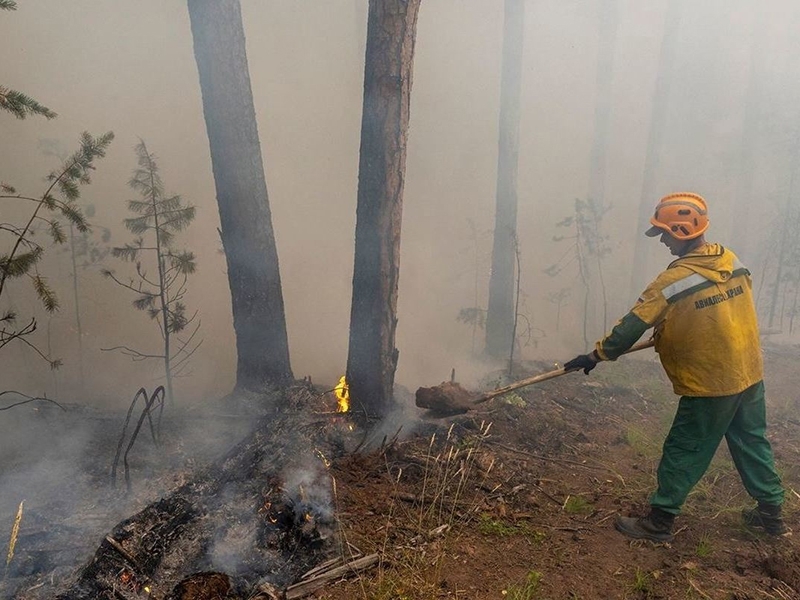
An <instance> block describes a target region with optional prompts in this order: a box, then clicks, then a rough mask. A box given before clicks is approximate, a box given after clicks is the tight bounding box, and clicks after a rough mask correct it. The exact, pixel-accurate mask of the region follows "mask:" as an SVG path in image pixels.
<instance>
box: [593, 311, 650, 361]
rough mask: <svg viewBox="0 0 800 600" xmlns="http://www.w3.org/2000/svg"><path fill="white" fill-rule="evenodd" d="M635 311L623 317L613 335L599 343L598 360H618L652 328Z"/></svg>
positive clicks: (597, 345)
mask: <svg viewBox="0 0 800 600" xmlns="http://www.w3.org/2000/svg"><path fill="white" fill-rule="evenodd" d="M634 310H635V309H634ZM634 310H631V311H630V312H629V313H628V314H626V315H625V316H624V317H622V318H621V319H620V320H619V322H617V324H616V325H615V326H614V328H613V329H612V330H611V333H609V334H608V335H607V336H606V337H604V338H603V339H602V340H600V341H599V342H597V344H596V345H595V354H596V355H597V358H598V359H600V360H616V359H617V358H619V357H620V356H622V355H623V354H624V353H625V351H626V350H628V349H629V348H630V347H631V346H633V345H634V344H635V343H636V342H637V340H638V339H639V338H640V337H642V334H643V333H644V332H645V331H647V330H648V329H650V327H652V325H649V324H648V323H646V322H645V321H643V320H642V319H641V318H640V317H639V316H638V315H637V314H636V313H635V312H634Z"/></svg>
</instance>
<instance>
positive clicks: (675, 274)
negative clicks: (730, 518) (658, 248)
mask: <svg viewBox="0 0 800 600" xmlns="http://www.w3.org/2000/svg"><path fill="white" fill-rule="evenodd" d="M650 223H651V225H652V227H650V229H648V230H647V231H646V232H645V235H647V236H649V237H656V236H660V237H661V243H662V244H664V245H665V246H666V247H667V248H669V250H670V252H671V253H672V255H673V256H676V257H677V258H676V259H675V260H674V261H673V262H672V263H670V265H669V266H668V267H667V268H666V270H665V271H663V272H662V273H661V274H659V275H658V277H656V278H655V280H654V281H653V282H652V283H651V284H650V285H649V286H647V289H645V291H644V293H643V294H642V296H641V297H640V298H639V299H638V301H637V302H636V304H635V306H634V307H633V308H632V309H631V310H630V312H628V314H626V315H625V316H624V317H622V319H621V320H620V321H619V322H618V323H617V324H616V325H615V326H614V328H613V329H612V330H611V332H610V333H609V334H608V335H607V336H606V337H604V338H603V339H602V340H600V341H599V342H597V344H596V346H595V349H594V350H593V351H592V352H591V353H590V354H582V355H580V356H577V357H576V358H574V359H572V360H570V361H569V362H567V363H565V364H564V368H565V369H566V370H570V369H583V372H584V373H586V374H587V375H588V374H589V372H590V371H591V370H592V369H594V367H595V366H596V365H597V363H598V362H600V361H604V360H615V359H617V358H618V357H619V356H620V355H621V354H622V353H623V352H625V350H627V349H628V348H630V347H631V346H632V345H633V344H634V343H635V342H636V341H637V340H638V339H639V338H640V337H641V336H642V334H644V333H645V331H647V330H648V329H649V328H650V327H653V328H654V334H653V335H654V338H655V349H656V352H658V355H659V358H660V360H661V365H662V366H663V368H664V370H665V372H666V374H667V376H668V377H669V379H670V381H671V382H672V385H673V389H674V391H675V393H676V394H678V395H679V396H681V398H680V402H679V404H678V409H677V412H676V414H675V418H674V420H673V423H672V427H671V428H670V431H669V434H668V435H667V438H666V440H665V441H664V447H663V451H662V455H661V461H660V463H659V466H658V488H657V489H656V491H655V492H654V493H653V495H652V496H651V498H650V512H649V514H648V515H647V516H646V517H641V518H633V517H620V516H618V517H617V520H616V523H615V526H616V528H617V530H619V531H620V532H622V533H623V534H625V535H626V536H629V537H632V538H639V539H648V540H652V541H656V542H668V541H671V540H672V538H673V535H672V527H673V522H674V520H675V516H676V515H678V514H679V513H680V511H681V506H682V505H683V503H684V501H685V500H686V497H687V496H688V494H689V492H690V491H691V489H692V488H693V487H694V485H695V484H696V483H697V482H698V481H699V480H700V478H701V477H702V476H703V474H704V473H705V471H706V469H707V468H708V465H709V464H710V463H711V459H712V458H713V457H714V453H715V452H716V450H717V447H718V446H719V444H720V442H721V441H722V438H723V437H725V439H726V441H727V443H728V448H729V449H730V453H731V457H732V458H733V462H734V465H735V466H736V470H737V471H738V472H739V475H740V477H741V479H742V483H743V484H744V487H745V489H746V490H747V492H748V493H749V494H750V496H752V497H753V499H755V500H756V501H757V502H758V505H757V506H756V507H755V508H751V509H745V510H744V511H743V514H742V516H743V519H744V522H745V524H746V525H748V526H750V527H755V528H760V529H762V530H764V531H765V532H766V533H768V534H770V535H775V536H777V535H783V534H785V533H786V531H787V530H786V527H785V525H784V522H783V519H782V517H781V505H782V503H783V495H784V490H783V486H782V485H781V480H780V477H779V476H778V474H777V472H776V471H775V464H774V460H773V455H772V448H771V446H770V443H769V441H768V440H767V438H766V437H765V431H766V416H765V404H764V382H763V366H762V358H761V348H760V344H759V334H758V324H757V319H756V310H755V305H754V303H753V295H752V281H751V279H750V272H749V271H748V270H747V269H746V268H745V267H744V266H743V265H742V264H741V263H740V262H739V259H738V258H737V257H736V255H735V254H734V253H733V252H731V251H730V250H728V249H727V248H723V247H722V246H721V245H720V244H712V243H709V242H707V241H706V239H705V235H704V234H705V231H706V229H708V209H707V206H706V202H705V200H703V198H702V197H701V196H699V195H697V194H693V193H678V194H671V195H669V196H665V197H664V198H662V199H661V200H660V201H659V203H658V205H657V206H656V210H655V214H654V216H653V217H652V218H651V219H650Z"/></svg>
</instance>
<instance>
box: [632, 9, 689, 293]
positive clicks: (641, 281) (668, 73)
mask: <svg viewBox="0 0 800 600" xmlns="http://www.w3.org/2000/svg"><path fill="white" fill-rule="evenodd" d="M683 2H684V0H669V3H668V5H667V15H666V20H665V24H664V33H663V36H662V38H661V55H660V57H659V59H658V73H657V75H656V86H655V90H654V91H653V104H652V108H651V110H650V132H649V134H648V137H647V154H646V156H645V162H644V173H643V176H642V193H641V196H640V198H639V216H638V218H637V220H636V234H635V236H634V238H635V241H634V252H633V266H632V268H631V284H630V296H631V298H636V297H637V296H638V295H639V293H640V292H641V291H642V290H643V289H644V286H645V285H647V281H648V275H647V266H648V262H649V260H648V259H649V257H650V254H651V251H652V248H653V247H654V246H653V244H652V243H650V242H651V240H650V239H649V238H647V237H645V235H644V232H645V230H647V229H648V228H649V227H650V217H652V216H653V209H654V208H655V205H656V202H658V199H659V197H661V196H664V195H665V194H659V193H658V188H657V186H656V184H657V180H656V179H657V176H658V170H659V162H660V160H661V151H662V147H663V144H664V134H665V133H666V130H667V109H668V108H669V97H670V88H671V86H672V79H673V65H674V63H675V50H676V46H677V42H678V33H679V30H680V19H681V12H682V8H683ZM666 191H667V192H672V191H676V190H666ZM678 191H680V190H678Z"/></svg>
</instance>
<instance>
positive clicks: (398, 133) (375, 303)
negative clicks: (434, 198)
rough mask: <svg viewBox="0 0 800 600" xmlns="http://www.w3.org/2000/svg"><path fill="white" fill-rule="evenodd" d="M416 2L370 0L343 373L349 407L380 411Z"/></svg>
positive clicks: (389, 358) (388, 381)
mask: <svg viewBox="0 0 800 600" xmlns="http://www.w3.org/2000/svg"><path fill="white" fill-rule="evenodd" d="M419 6H420V0H370V3H369V17H368V21H367V49H366V53H365V65H364V106H363V112H362V117H361V150H360V158H359V165H358V200H357V208H356V239H355V262H354V267H353V298H352V305H351V311H350V345H349V351H348V357H347V372H346V377H347V381H348V383H349V385H350V396H351V399H352V402H353V403H354V407H355V408H357V409H360V410H361V411H363V412H364V413H365V414H366V415H368V416H378V417H379V416H383V415H385V414H387V412H388V411H389V409H390V408H391V406H392V403H393V400H392V389H393V387H394V374H395V370H396V368H397V358H398V351H397V349H396V348H395V345H394V343H395V330H396V328H397V282H398V277H399V267H400V225H401V217H402V208H403V187H404V183H405V166H406V144H407V137H408V123H409V113H410V106H411V83H412V73H413V61H414V41H415V38H416V26H417V14H418V12H419Z"/></svg>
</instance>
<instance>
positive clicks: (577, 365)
mask: <svg viewBox="0 0 800 600" xmlns="http://www.w3.org/2000/svg"><path fill="white" fill-rule="evenodd" d="M598 362H600V358H599V357H598V356H597V354H596V353H595V351H594V350H592V351H591V352H590V353H589V354H580V355H578V356H576V357H575V358H573V359H572V360H568V361H567V362H565V363H564V370H565V371H573V370H576V369H583V372H584V373H585V374H586V375H588V374H589V371H591V370H592V369H594V368H595V367H596V366H597V363H598Z"/></svg>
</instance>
